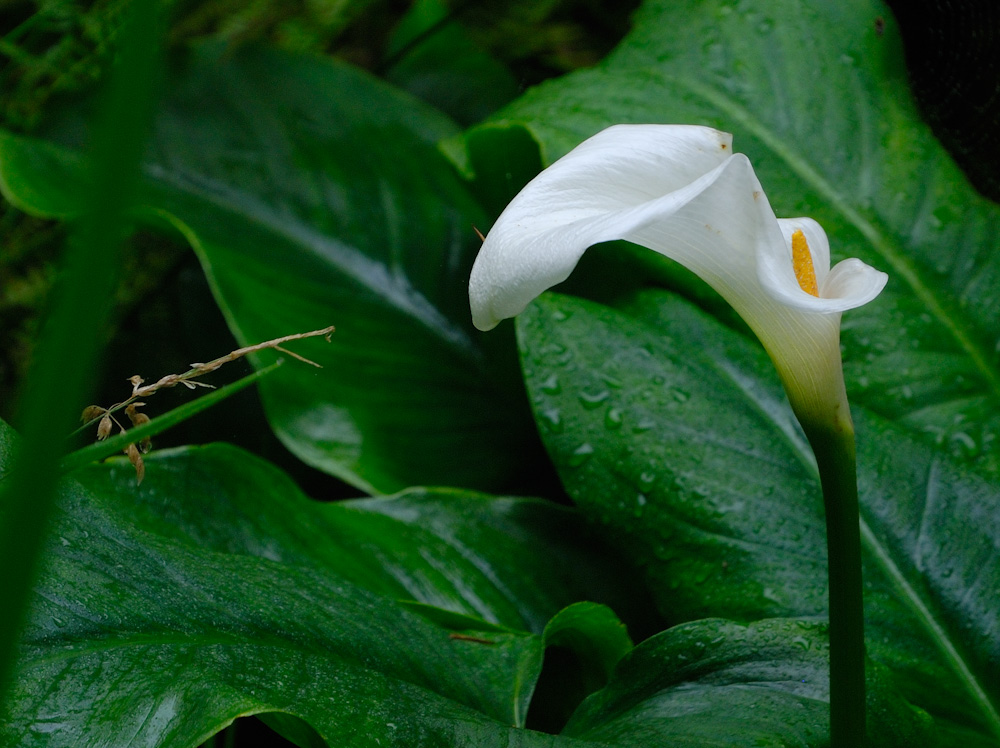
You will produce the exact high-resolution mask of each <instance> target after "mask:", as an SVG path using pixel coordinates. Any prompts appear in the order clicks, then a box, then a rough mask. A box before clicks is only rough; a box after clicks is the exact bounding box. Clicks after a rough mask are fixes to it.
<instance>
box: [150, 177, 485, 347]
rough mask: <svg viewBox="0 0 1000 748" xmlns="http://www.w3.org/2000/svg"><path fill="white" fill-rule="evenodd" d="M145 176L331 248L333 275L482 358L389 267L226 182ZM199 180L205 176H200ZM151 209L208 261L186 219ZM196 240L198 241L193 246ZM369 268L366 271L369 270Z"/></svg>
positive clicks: (301, 242)
mask: <svg viewBox="0 0 1000 748" xmlns="http://www.w3.org/2000/svg"><path fill="white" fill-rule="evenodd" d="M143 173H144V175H145V176H146V177H147V178H148V179H149V180H150V181H152V182H154V183H159V184H161V185H163V186H165V187H168V188H171V189H174V190H176V191H177V192H178V193H180V194H182V195H185V196H186V197H188V198H189V199H194V200H196V201H202V202H204V203H207V204H209V205H211V206H213V207H215V208H216V209H217V210H219V211H220V212H222V213H224V214H229V215H231V216H234V217H235V219H236V220H240V221H243V222H246V223H248V224H251V225H255V226H259V227H261V228H262V229H263V230H264V231H266V232H267V233H270V234H274V235H277V236H280V237H282V238H283V239H285V240H286V241H288V242H289V243H290V244H292V245H294V246H299V247H305V248H307V249H309V250H310V252H311V251H312V250H311V248H312V247H313V246H315V245H316V244H325V245H327V246H330V247H332V248H334V249H336V250H337V251H336V253H335V254H333V253H324V254H322V255H321V256H320V257H321V259H322V260H324V261H326V262H328V263H330V264H331V265H332V266H334V267H336V268H337V269H338V271H340V272H341V273H343V274H344V275H345V276H347V277H349V278H351V279H352V280H353V281H355V282H356V283H357V284H358V285H359V286H362V287H364V288H366V289H368V290H369V291H370V292H371V293H372V294H373V295H374V296H376V297H377V298H380V299H383V300H385V301H387V302H388V303H389V304H390V305H391V306H392V307H393V308H394V309H396V311H398V312H399V313H401V314H402V315H404V316H406V317H409V318H412V319H414V320H415V321H416V322H418V323H419V324H420V325H421V326H422V327H424V329H426V330H428V331H429V332H431V333H432V334H433V335H434V336H435V337H437V338H438V339H440V340H441V341H443V342H444V343H446V344H447V345H448V346H449V347H450V348H451V349H452V350H454V351H455V352H456V353H457V354H458V355H459V356H461V358H463V359H465V360H469V361H473V362H475V363H479V362H480V359H481V358H482V355H481V353H480V351H479V349H478V348H477V347H476V345H475V344H474V343H473V341H472V339H471V338H470V337H469V335H468V333H466V331H464V330H462V329H461V328H459V327H457V326H456V325H454V324H453V322H452V321H451V320H449V319H448V318H447V317H445V316H444V315H443V314H441V312H440V310H438V309H437V307H435V306H434V305H433V304H432V303H431V302H430V301H428V300H427V298H426V297H425V296H424V295H423V294H422V293H421V292H420V291H419V290H418V289H417V288H415V287H414V286H413V285H411V284H410V283H409V282H408V280H407V282H406V284H405V287H404V286H400V284H399V281H400V278H401V276H400V275H399V274H398V273H392V272H391V271H390V269H389V267H388V265H383V264H382V263H379V262H378V261H376V260H373V259H371V258H369V257H368V256H367V255H365V254H363V253H361V252H359V251H353V250H354V248H352V247H350V246H349V245H346V244H344V243H343V242H341V241H340V240H338V239H336V238H335V237H330V236H326V235H322V234H319V233H318V232H315V231H311V230H309V229H308V228H305V229H302V228H301V227H297V226H292V225H291V222H289V221H281V220H278V219H277V216H275V215H274V212H273V210H272V209H271V206H269V205H267V204H265V203H261V202H259V201H257V200H256V199H255V198H254V197H253V196H252V195H250V194H248V193H245V192H240V191H238V190H233V189H232V187H231V186H230V185H228V184H227V183H220V182H218V181H217V180H211V181H212V182H213V185H214V186H215V187H216V188H217V189H212V190H209V189H201V188H196V187H194V186H193V185H192V184H191V183H190V181H186V180H181V179H180V178H179V175H178V174H177V172H176V171H174V170H170V169H160V168H158V167H157V168H151V165H150V164H144V165H143ZM200 176H201V177H202V179H204V180H207V179H208V177H206V176H205V175H200ZM226 192H235V194H236V195H237V196H238V198H239V199H235V200H227V199H225V198H224V197H223V194H224V193H226ZM246 204H253V205H254V210H246V209H245V206H246ZM152 210H153V211H154V212H156V213H158V214H159V215H160V216H161V217H163V218H168V219H171V223H174V224H175V225H176V224H178V223H180V224H183V227H184V228H186V229H187V230H186V231H185V230H183V228H182V227H181V226H177V228H178V229H179V230H181V233H182V234H184V236H185V238H186V239H187V240H188V241H189V242H190V243H191V244H192V246H193V247H197V248H198V249H199V250H200V251H201V253H202V254H204V255H205V257H206V259H208V260H209V262H210V264H211V259H210V256H209V255H210V253H207V252H205V251H204V242H203V241H202V240H201V232H200V231H198V230H196V229H194V228H193V227H192V226H191V225H190V224H189V223H188V222H187V220H186V219H184V218H182V217H181V216H180V215H178V214H177V213H175V212H174V211H173V210H168V209H166V208H164V207H162V206H159V205H157V206H155V207H153V208H152ZM194 240H197V241H194ZM342 254H348V255H354V256H353V257H351V259H354V260H355V262H354V263H351V262H345V261H343V260H342V259H341V258H340V257H339V255H342ZM369 266H370V267H369ZM374 275H384V276H385V280H386V281H387V282H386V283H376V282H374V280H373V277H372V276H374Z"/></svg>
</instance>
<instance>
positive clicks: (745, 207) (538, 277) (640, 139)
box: [469, 125, 888, 423]
mask: <svg viewBox="0 0 1000 748" xmlns="http://www.w3.org/2000/svg"><path fill="white" fill-rule="evenodd" d="M796 230H798V231H801V232H802V233H803V234H804V235H805V238H806V240H807V242H808V245H809V250H810V254H811V256H812V262H813V265H814V268H815V273H816V281H817V286H818V288H819V296H818V297H816V296H813V295H811V294H809V293H807V292H806V291H804V290H803V289H802V287H801V286H800V285H799V281H798V279H797V278H796V274H795V271H794V268H793V264H792V239H791V237H792V234H793V233H794V232H795V231H796ZM614 239H625V240H628V241H631V242H633V243H635V244H639V245H641V246H644V247H648V248H649V249H652V250H653V251H655V252H659V253H660V254H662V255H665V256H667V257H669V258H671V259H673V260H676V261H677V262H679V263H680V264H682V265H684V266H685V267H687V268H688V269H690V270H691V271H693V272H694V273H696V274H697V275H698V276H700V277H701V278H702V279H703V280H705V281H706V282H707V283H708V284H709V285H711V286H712V287H713V288H714V289H715V290H716V291H718V292H719V294H721V295H722V296H723V298H725V299H726V301H728V302H729V303H730V304H731V305H732V306H733V308H734V309H735V310H736V311H737V312H738V313H739V314H740V316H741V317H743V319H744V320H745V321H746V322H747V324H748V325H749V326H750V327H751V329H753V331H754V332H755V333H756V334H757V336H758V337H759V338H760V340H761V342H762V343H763V345H764V347H765V348H766V349H767V351H768V353H769V354H770V355H771V358H772V360H773V361H774V363H775V366H776V367H777V369H778V372H779V374H780V375H781V377H782V380H783V381H784V384H785V387H786V390H787V391H788V393H789V397H790V399H791V400H792V404H793V406H795V409H796V412H797V413H799V416H800V418H802V417H803V416H810V418H811V419H812V418H816V417H819V418H822V419H823V420H826V419H828V418H830V417H831V414H830V408H831V407H833V409H834V411H835V412H837V413H839V416H834V417H835V418H837V420H842V419H845V418H846V419H847V420H846V422H847V423H849V415H848V414H847V412H846V396H845V395H844V385H843V373H842V367H841V363H840V348H839V339H840V315H841V313H842V312H844V311H846V310H848V309H853V308H855V307H858V306H861V305H862V304H865V303H867V302H869V301H871V300H872V299H874V298H875V297H876V296H877V295H878V294H879V293H880V292H881V290H882V288H883V287H884V286H885V284H886V281H887V279H888V276H886V274H885V273H882V272H880V271H878V270H875V269H874V268H872V267H870V266H868V265H866V264H865V263H863V262H861V261H860V260H856V259H851V260H845V261H843V262H841V263H839V264H837V266H836V267H834V268H832V269H831V268H830V244H829V241H828V239H827V237H826V234H825V232H824V231H823V229H822V227H821V226H820V225H819V224H818V223H816V222H815V221H814V220H812V219H810V218H788V219H778V218H776V217H775V215H774V212H773V211H772V210H771V206H770V204H769V203H768V201H767V197H766V196H765V194H764V190H763V188H762V187H761V185H760V182H759V181H758V180H757V176H756V175H755V174H754V171H753V167H752V166H751V165H750V161H749V160H748V159H747V157H746V156H744V155H743V154H739V153H733V151H732V136H731V135H730V134H728V133H724V132H720V131H718V130H713V129H711V128H708V127H698V126H692V125H616V126H614V127H610V128H608V129H607V130H604V131H602V132H600V133H598V134H597V135H595V136H593V137H592V138H590V139H588V140H586V141H584V142H583V143H581V144H580V145H579V146H577V147H576V148H575V149H573V150H572V151H571V152H570V153H568V154H567V155H566V156H564V157H563V158H561V159H559V160H558V161H557V162H555V163H554V164H552V166H550V167H549V168H548V169H546V170H545V171H543V172H542V173H541V174H539V175H538V176H537V177H536V178H535V179H534V180H532V181H531V182H530V183H529V184H528V185H527V186H526V187H525V188H524V189H523V190H522V191H521V192H520V193H519V194H518V195H517V196H516V197H515V198H514V199H513V200H512V201H511V203H510V204H509V205H508V206H507V208H506V209H505V210H504V212H503V213H502V214H501V215H500V217H499V218H498V219H497V221H496V223H495V224H494V226H493V228H492V229H491V230H490V232H489V234H488V235H487V237H486V240H485V242H484V243H483V246H482V249H481V251H480V253H479V256H478V257H477V258H476V263H475V265H474V267H473V269H472V275H471V277H470V279H469V299H470V302H471V306H472V319H473V323H474V324H475V325H476V327H478V328H480V329H482V330H489V329H491V328H493V327H495V326H496V325H497V324H498V323H499V322H500V320H501V319H504V318H506V317H513V316H515V315H517V314H519V313H520V312H521V311H523V310H524V308H525V307H526V306H527V305H528V304H529V303H530V302H531V300H532V299H534V298H535V297H536V296H538V295H539V294H540V293H542V292H543V291H545V290H546V289H548V288H550V287H551V286H553V285H555V284H557V283H559V282H561V281H563V280H565V279H566V278H567V277H568V276H569V274H570V273H571V272H572V271H573V268H574V267H576V264H577V263H578V262H579V260H580V258H581V256H582V255H583V253H584V252H585V251H586V250H587V248H588V247H590V246H592V245H594V244H597V243H600V242H605V241H611V240H614ZM834 391H836V394H835V392H834ZM817 409H819V410H820V411H822V412H823V413H824V414H825V415H820V412H818V410H817Z"/></svg>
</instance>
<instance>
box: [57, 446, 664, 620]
mask: <svg viewBox="0 0 1000 748" xmlns="http://www.w3.org/2000/svg"><path fill="white" fill-rule="evenodd" d="M74 477H76V478H77V479H78V480H79V481H80V482H81V483H82V484H83V485H84V486H85V487H86V488H87V489H88V490H90V491H91V492H92V493H93V494H95V495H99V496H102V497H104V501H105V502H109V503H110V504H111V505H112V506H113V507H114V511H115V513H116V515H117V516H118V517H121V518H122V519H123V520H124V519H127V520H128V522H129V524H130V525H131V526H133V527H136V528H139V529H142V530H145V531H147V532H150V533H154V534H156V535H159V536H162V537H165V538H171V539H175V540H178V541H183V542H185V543H187V544H189V545H195V546H197V547H198V548H200V549H202V550H205V551H216V552H221V553H227V554H239V555H250V556H256V557H259V558H264V559H268V560H270V561H278V562H281V563H285V564H291V565H298V566H308V567H310V568H313V569H317V570H323V569H325V570H329V571H330V572H331V573H334V574H337V575H338V576H339V577H342V578H344V579H346V580H348V581H350V582H352V583H353V584H356V585H358V586H360V587H363V588H364V589H366V590H369V591H373V592H379V593H381V594H384V595H388V596H390V597H393V598H398V599H401V600H412V601H415V602H419V603H424V604H427V605H433V606H436V607H439V608H443V609H447V610H450V611H452V612H454V613H459V614H464V615H467V616H475V617H477V618H479V619H482V620H483V621H484V622H487V623H492V624H496V625H499V626H503V627H507V628H511V629H517V630H521V631H530V632H534V633H537V634H542V633H543V632H544V630H545V628H546V626H547V625H548V623H549V620H550V619H551V618H552V617H553V616H554V615H555V614H556V613H558V612H559V611H560V610H561V609H562V608H564V607H565V606H567V605H570V604H571V603H574V602H576V601H578V600H592V601H596V602H602V603H606V604H608V605H610V606H611V607H613V608H614V609H615V610H616V611H618V612H619V613H626V612H630V607H631V606H634V605H635V603H634V602H632V600H633V598H634V597H635V596H636V595H637V594H638V587H637V586H636V585H633V584H632V583H631V580H630V577H631V576H632V572H630V571H629V569H628V568H627V567H624V566H623V564H622V563H621V561H620V560H618V559H616V558H615V556H614V555H613V554H611V553H609V552H608V551H607V550H602V546H601V543H600V542H599V541H598V540H597V539H596V538H595V537H593V534H592V533H591V532H589V531H588V530H587V528H586V527H585V526H584V525H583V523H582V522H581V521H580V518H579V517H578V516H577V515H576V513H575V512H573V511H571V510H569V509H566V508H564V507H559V506H556V505H554V504H552V503H550V502H542V501H539V500H536V499H515V498H499V497H493V496H487V495H484V494H476V493H472V492H465V491H457V490H433V491H431V490H427V489H411V490H409V491H406V492H404V493H401V494H399V495H396V496H391V497H382V498H375V499H358V500H353V501H340V502H336V503H332V504H321V503H318V502H316V501H312V500H310V499H308V498H307V497H306V496H304V495H303V494H302V493H301V491H299V489H298V488H297V487H296V486H295V484H294V483H293V482H292V481H291V480H290V479H289V478H288V477H287V476H286V475H285V474H284V473H282V472H281V471H280V470H278V469H277V468H275V467H274V466H272V465H271V464H269V463H267V462H265V461H263V460H260V459H258V458H255V457H253V456H251V455H249V454H247V453H246V452H243V451H242V450H239V449H236V448H235V447H230V446H228V445H225V444H213V445H209V446H206V447H201V448H185V449H178V450H167V451H163V452H154V453H152V454H151V455H148V456H147V457H146V478H145V480H144V481H143V483H142V485H141V486H139V487H136V485H135V472H134V471H133V470H132V466H131V465H130V464H129V463H128V462H127V461H126V460H113V461H109V462H108V463H107V464H105V465H94V466H92V467H90V468H87V469H85V470H80V471H77V472H76V473H74ZM484 554H486V555H484ZM633 618H634V617H633ZM648 626H649V624H648V623H643V624H641V626H640V628H646V627H648Z"/></svg>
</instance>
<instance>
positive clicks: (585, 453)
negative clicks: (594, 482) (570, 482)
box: [567, 442, 594, 468]
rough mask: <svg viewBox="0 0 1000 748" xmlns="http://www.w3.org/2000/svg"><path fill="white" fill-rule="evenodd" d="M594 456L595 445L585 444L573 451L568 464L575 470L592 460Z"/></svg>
mask: <svg viewBox="0 0 1000 748" xmlns="http://www.w3.org/2000/svg"><path fill="white" fill-rule="evenodd" d="M592 454H594V447H593V445H591V444H590V442H584V443H583V444H581V445H580V446H579V447H577V448H576V449H574V450H573V453H572V454H571V455H570V456H569V460H567V464H568V465H569V466H570V467H573V468H577V467H580V466H581V465H583V463H585V462H586V461H587V460H589V459H590V456H591V455H592Z"/></svg>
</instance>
